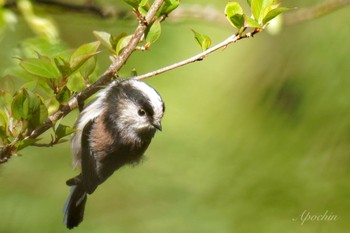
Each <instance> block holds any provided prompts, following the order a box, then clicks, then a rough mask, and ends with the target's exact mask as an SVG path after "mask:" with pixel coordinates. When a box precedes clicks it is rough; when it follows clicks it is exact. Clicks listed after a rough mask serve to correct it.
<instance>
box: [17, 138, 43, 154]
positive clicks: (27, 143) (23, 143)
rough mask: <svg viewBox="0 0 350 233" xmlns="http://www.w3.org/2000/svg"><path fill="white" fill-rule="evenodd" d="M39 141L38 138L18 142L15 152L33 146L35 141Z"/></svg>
mask: <svg viewBox="0 0 350 233" xmlns="http://www.w3.org/2000/svg"><path fill="white" fill-rule="evenodd" d="M39 140H40V139H38V138H28V139H26V140H21V141H19V142H17V143H16V145H15V146H16V149H17V151H20V150H23V149H24V148H26V147H28V146H30V145H33V144H34V143H36V142H37V141H39Z"/></svg>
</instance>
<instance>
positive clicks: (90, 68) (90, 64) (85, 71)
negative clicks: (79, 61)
mask: <svg viewBox="0 0 350 233" xmlns="http://www.w3.org/2000/svg"><path fill="white" fill-rule="evenodd" d="M95 68H96V57H92V58H90V59H89V60H87V61H86V62H85V64H84V65H83V67H82V68H81V70H80V74H81V76H83V77H89V76H90V75H91V74H92V73H93V72H94V70H95Z"/></svg>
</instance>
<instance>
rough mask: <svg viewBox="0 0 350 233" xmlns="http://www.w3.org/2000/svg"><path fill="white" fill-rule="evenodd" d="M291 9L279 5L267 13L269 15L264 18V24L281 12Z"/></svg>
mask: <svg viewBox="0 0 350 233" xmlns="http://www.w3.org/2000/svg"><path fill="white" fill-rule="evenodd" d="M289 10H291V9H290V8H287V7H278V8H276V9H273V10H271V11H269V12H268V13H267V15H266V16H265V17H264V19H263V24H267V23H268V22H269V21H271V20H272V19H274V18H275V17H277V16H278V15H279V14H282V13H284V12H286V11H289Z"/></svg>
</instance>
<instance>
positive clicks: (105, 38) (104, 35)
mask: <svg viewBox="0 0 350 233" xmlns="http://www.w3.org/2000/svg"><path fill="white" fill-rule="evenodd" d="M93 33H94V36H95V37H96V38H97V39H98V40H99V41H101V43H102V44H103V45H104V46H105V47H106V48H107V49H108V50H109V51H110V52H111V53H113V54H114V53H115V49H113V45H112V44H111V40H110V38H111V34H109V33H108V32H103V31H94V32H93Z"/></svg>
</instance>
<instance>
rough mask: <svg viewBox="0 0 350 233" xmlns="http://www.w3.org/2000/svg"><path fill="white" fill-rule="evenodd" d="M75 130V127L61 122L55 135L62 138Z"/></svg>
mask: <svg viewBox="0 0 350 233" xmlns="http://www.w3.org/2000/svg"><path fill="white" fill-rule="evenodd" d="M74 132H75V129H73V128H71V127H69V126H66V125H62V124H59V125H58V126H57V128H56V130H55V135H56V137H57V139H61V138H63V137H65V136H68V135H70V134H72V133H74Z"/></svg>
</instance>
